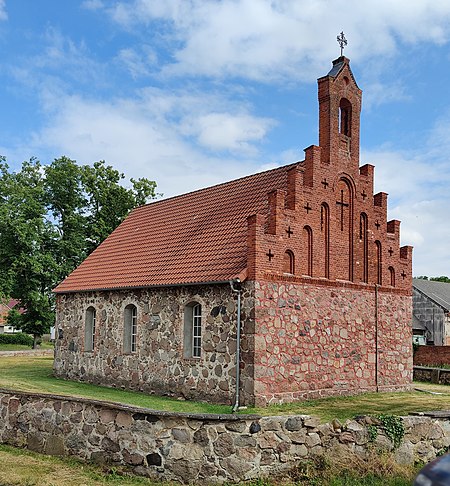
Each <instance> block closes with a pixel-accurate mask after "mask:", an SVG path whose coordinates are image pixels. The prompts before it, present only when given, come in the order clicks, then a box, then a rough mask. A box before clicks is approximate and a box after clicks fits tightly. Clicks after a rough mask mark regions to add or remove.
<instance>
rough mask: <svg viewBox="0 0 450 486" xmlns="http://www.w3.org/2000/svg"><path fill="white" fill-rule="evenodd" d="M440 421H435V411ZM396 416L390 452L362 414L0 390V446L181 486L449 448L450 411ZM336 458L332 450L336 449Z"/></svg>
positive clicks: (402, 458) (408, 459)
mask: <svg viewBox="0 0 450 486" xmlns="http://www.w3.org/2000/svg"><path fill="white" fill-rule="evenodd" d="M438 415H439V414H438ZM440 416H441V418H432V417H425V416H421V417H413V416H410V417H404V418H403V424H404V427H405V436H404V439H403V441H402V443H401V445H400V447H399V448H398V449H397V450H394V447H393V444H392V443H391V442H390V440H389V439H388V438H387V437H386V436H385V435H384V433H383V432H382V430H380V429H378V434H377V437H376V439H375V441H374V442H370V440H369V434H368V429H367V423H368V422H370V423H373V422H372V421H371V420H368V418H366V417H361V418H360V419H358V421H356V420H348V421H347V422H346V423H345V424H342V425H341V424H340V423H339V422H338V421H336V420H334V421H333V422H332V423H326V424H320V422H319V420H317V419H315V418H313V417H310V416H307V415H297V416H282V417H281V416H280V417H260V416H257V415H253V416H250V415H247V416H245V415H243V416H241V415H240V416H234V415H222V416H219V415H198V414H181V413H178V414H175V413H169V412H161V411H154V410H148V409H142V408H137V407H129V406H123V405H115V404H108V403H104V402H98V401H91V400H86V399H76V398H68V397H58V396H51V395H37V394H30V393H20V392H12V391H7V390H0V418H1V420H0V442H1V443H3V444H9V445H13V446H16V447H27V448H29V449H31V450H33V451H37V452H43V453H45V454H51V455H70V456H75V457H78V458H81V459H84V460H92V461H96V462H100V463H109V464H113V465H121V466H128V467H129V468H130V469H131V470H132V471H133V472H134V473H135V474H139V475H144V476H148V477H151V478H153V479H157V480H167V481H178V482H182V483H188V482H198V483H207V484H211V483H224V482H226V481H227V482H236V481H242V480H246V479H254V478H257V477H261V476H271V477H274V476H276V475H277V474H280V473H283V472H286V471H289V470H290V469H291V468H293V467H295V466H296V465H297V464H298V462H299V461H301V460H306V459H308V458H311V457H313V456H315V455H318V454H332V453H334V451H336V449H339V450H340V452H342V453H343V454H348V453H350V452H353V453H356V454H360V455H363V456H364V454H366V452H367V451H368V450H373V449H374V448H375V450H382V451H391V452H392V453H393V454H394V457H395V459H396V460H397V461H398V462H400V463H404V464H408V463H413V462H414V461H416V460H420V461H423V462H426V461H429V460H431V459H433V458H434V457H436V455H437V454H442V453H443V452H445V451H446V450H447V448H448V447H449V445H450V422H449V420H448V419H449V417H450V413H447V414H445V413H440ZM336 452H339V451H336Z"/></svg>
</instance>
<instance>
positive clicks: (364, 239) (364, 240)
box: [359, 213, 369, 283]
mask: <svg viewBox="0 0 450 486" xmlns="http://www.w3.org/2000/svg"><path fill="white" fill-rule="evenodd" d="M367 230H368V219H367V214H366V213H361V216H360V219H359V241H360V243H361V244H362V261H363V269H362V270H363V271H362V281H363V282H365V283H367V282H368V281H369V238H368V233H367Z"/></svg>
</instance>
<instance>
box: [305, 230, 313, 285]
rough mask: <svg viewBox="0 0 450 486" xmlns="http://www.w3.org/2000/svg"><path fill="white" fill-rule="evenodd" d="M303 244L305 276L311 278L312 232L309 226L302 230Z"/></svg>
mask: <svg viewBox="0 0 450 486" xmlns="http://www.w3.org/2000/svg"><path fill="white" fill-rule="evenodd" d="M303 242H304V245H305V246H304V247H305V257H306V265H305V274H306V275H309V276H311V277H312V272H313V232H312V229H311V227H310V226H305V227H304V228H303Z"/></svg>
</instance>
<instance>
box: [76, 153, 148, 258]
mask: <svg viewBox="0 0 450 486" xmlns="http://www.w3.org/2000/svg"><path fill="white" fill-rule="evenodd" d="M81 170H82V184H83V190H84V192H85V194H86V198H87V205H86V211H87V218H86V219H87V221H86V230H87V235H86V237H87V248H86V251H87V253H90V252H91V251H92V250H93V249H95V248H96V247H97V246H98V245H99V244H100V243H101V242H102V241H103V240H104V239H105V238H106V237H107V236H108V235H109V234H110V233H111V232H112V231H113V230H114V229H115V228H116V227H117V226H118V225H119V224H120V223H121V222H122V221H123V219H124V218H125V216H127V214H128V213H129V212H130V211H131V209H133V208H134V207H136V206H140V205H142V204H145V203H146V202H147V201H148V200H149V199H151V198H154V197H155V188H156V183H155V182H154V181H150V180H148V179H145V178H142V179H138V180H134V179H131V184H132V188H126V187H124V186H123V185H121V184H120V182H121V181H122V180H123V179H124V178H125V176H124V174H122V173H120V172H119V171H118V170H116V169H114V168H113V167H111V166H110V165H106V163H105V161H100V162H95V163H94V165H93V166H92V167H91V166H88V165H85V166H83V167H82V168H81Z"/></svg>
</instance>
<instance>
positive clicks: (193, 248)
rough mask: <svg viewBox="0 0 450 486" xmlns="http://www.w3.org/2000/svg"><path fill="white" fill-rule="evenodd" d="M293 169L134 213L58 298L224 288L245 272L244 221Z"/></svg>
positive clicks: (264, 206) (59, 289)
mask: <svg viewBox="0 0 450 486" xmlns="http://www.w3.org/2000/svg"><path fill="white" fill-rule="evenodd" d="M295 165H296V164H291V165H288V166H284V167H279V168H277V169H273V170H269V171H266V172H261V173H258V174H254V175H251V176H248V177H244V178H241V179H237V180H234V181H231V182H227V183H225V184H219V185H216V186H212V187H209V188H206V189H201V190H199V191H195V192H191V193H188V194H184V195H181V196H177V197H173V198H170V199H165V200H162V201H157V202H153V203H150V204H147V205H145V206H141V207H139V208H136V209H135V210H133V211H132V212H131V213H130V215H129V216H128V217H127V218H126V219H125V220H124V221H123V222H122V224H121V225H120V226H119V227H118V228H117V229H116V230H115V231H114V232H113V233H112V234H111V235H110V236H109V237H108V238H107V239H106V240H105V241H104V242H103V243H102V244H101V245H100V246H99V247H98V248H97V249H96V250H95V251H93V252H92V253H91V254H90V255H89V256H88V258H87V259H86V260H85V261H84V262H83V263H82V264H81V265H80V266H79V267H78V268H77V269H75V270H74V271H73V272H72V273H71V274H70V275H69V276H68V277H67V278H66V279H65V280H64V281H63V282H62V283H60V284H59V285H58V286H57V287H56V289H55V292H58V293H63V292H76V291H87V290H100V289H120V288H130V287H147V286H157V285H176V284H189V283H202V282H217V281H226V280H229V279H232V278H235V277H236V276H237V275H239V274H240V273H241V272H243V271H244V270H245V269H246V265H247V218H248V216H251V215H253V214H255V213H265V212H266V211H267V205H268V202H267V193H268V192H270V191H272V190H274V189H284V188H286V184H287V171H288V170H289V169H290V168H292V167H294V166H295Z"/></svg>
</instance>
